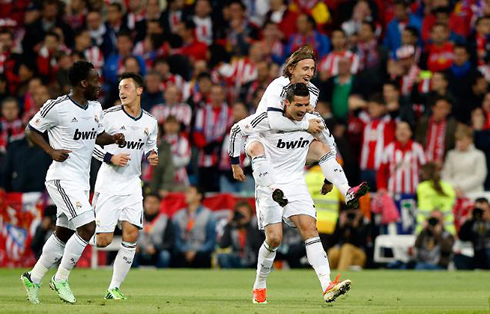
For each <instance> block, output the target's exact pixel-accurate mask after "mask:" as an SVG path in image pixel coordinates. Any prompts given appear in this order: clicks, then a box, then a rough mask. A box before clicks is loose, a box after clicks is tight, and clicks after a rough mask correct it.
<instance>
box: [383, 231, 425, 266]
mask: <svg viewBox="0 0 490 314" xmlns="http://www.w3.org/2000/svg"><path fill="white" fill-rule="evenodd" d="M415 239H416V236H415V235H412V234H403V235H379V236H378V237H377V238H376V241H375V242H374V261H375V262H376V263H391V262H395V261H401V262H404V263H406V262H408V261H409V260H410V256H409V255H408V252H409V249H410V248H412V247H413V246H414V244H415ZM385 249H391V251H392V252H393V256H385V255H384V252H385Z"/></svg>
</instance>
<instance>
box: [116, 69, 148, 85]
mask: <svg viewBox="0 0 490 314" xmlns="http://www.w3.org/2000/svg"><path fill="white" fill-rule="evenodd" d="M124 79H132V80H133V82H134V84H136V88H139V87H143V88H144V87H145V80H143V77H142V76H141V75H139V74H137V73H134V72H124V73H123V74H121V75H119V82H121V81H122V80H124Z"/></svg>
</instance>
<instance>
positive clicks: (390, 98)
mask: <svg viewBox="0 0 490 314" xmlns="http://www.w3.org/2000/svg"><path fill="white" fill-rule="evenodd" d="M399 96H400V92H399V91H398V90H397V89H396V88H395V86H393V85H391V84H385V85H383V97H384V99H385V101H386V102H387V103H389V102H394V101H398V98H399Z"/></svg>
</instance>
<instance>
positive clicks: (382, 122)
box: [360, 114, 395, 170]
mask: <svg viewBox="0 0 490 314" xmlns="http://www.w3.org/2000/svg"><path fill="white" fill-rule="evenodd" d="M360 118H361V120H362V121H363V122H364V127H363V133H362V147H361V162H360V167H361V170H377V169H378V168H379V165H380V164H381V158H382V156H383V151H384V149H385V147H386V146H387V145H388V144H390V143H391V142H392V141H393V140H394V138H395V136H394V134H395V122H394V121H393V120H392V119H391V117H390V116H389V115H386V116H384V117H381V118H378V119H371V118H370V117H369V116H368V115H367V114H365V115H364V116H363V117H360Z"/></svg>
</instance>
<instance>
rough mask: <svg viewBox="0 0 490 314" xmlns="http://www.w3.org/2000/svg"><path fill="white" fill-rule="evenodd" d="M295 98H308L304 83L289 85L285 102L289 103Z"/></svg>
mask: <svg viewBox="0 0 490 314" xmlns="http://www.w3.org/2000/svg"><path fill="white" fill-rule="evenodd" d="M295 96H300V97H306V96H310V91H309V90H308V86H306V84H305V83H296V84H291V85H289V87H288V88H287V89H286V100H287V101H289V102H293V101H294V97H295Z"/></svg>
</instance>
